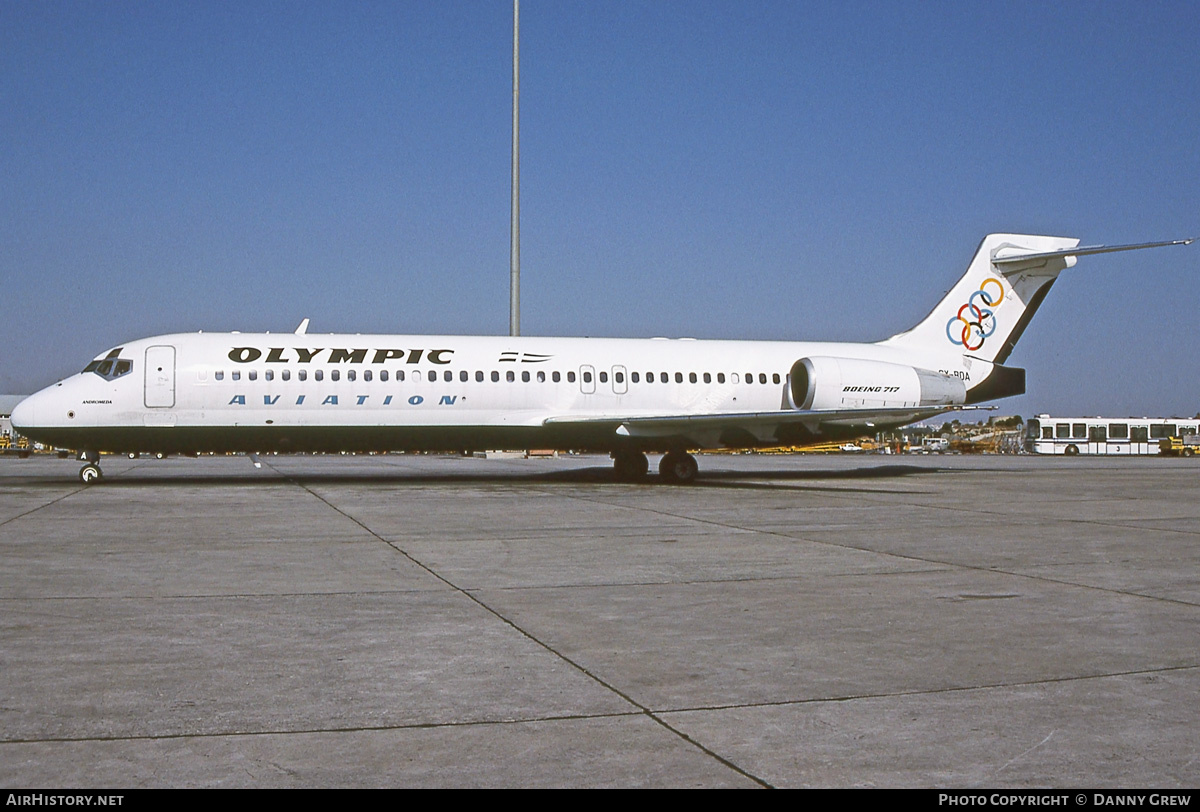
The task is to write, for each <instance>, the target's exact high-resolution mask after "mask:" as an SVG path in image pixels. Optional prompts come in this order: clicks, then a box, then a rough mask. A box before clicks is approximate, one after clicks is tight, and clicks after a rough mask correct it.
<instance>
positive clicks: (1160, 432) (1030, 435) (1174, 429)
mask: <svg viewBox="0 0 1200 812" xmlns="http://www.w3.org/2000/svg"><path fill="white" fill-rule="evenodd" d="M1197 432H1200V419H1197V418H1191V419H1184V418H1178V417H1051V416H1050V415H1048V414H1039V415H1038V416H1037V417H1033V418H1030V419H1029V421H1028V422H1027V423H1026V424H1025V450H1026V451H1028V452H1030V453H1031V454H1066V455H1067V456H1074V455H1075V454H1157V453H1158V442H1159V440H1162V439H1165V438H1167V437H1182V436H1184V435H1186V434H1196V433H1197Z"/></svg>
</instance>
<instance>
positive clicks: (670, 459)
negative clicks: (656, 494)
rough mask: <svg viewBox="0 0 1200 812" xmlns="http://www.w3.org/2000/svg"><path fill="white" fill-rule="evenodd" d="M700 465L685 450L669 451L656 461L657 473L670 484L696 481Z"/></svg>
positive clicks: (686, 483)
mask: <svg viewBox="0 0 1200 812" xmlns="http://www.w3.org/2000/svg"><path fill="white" fill-rule="evenodd" d="M699 471H700V466H699V465H698V464H697V463H696V458H695V457H693V456H692V455H691V454H689V453H687V452H686V451H671V452H668V453H667V454H664V455H663V458H662V459H661V460H659V461H658V475H659V476H661V477H662V478H663V481H664V482H668V483H670V484H672V485H691V484H692V483H693V482H695V481H696V474H697V473H698V472H699Z"/></svg>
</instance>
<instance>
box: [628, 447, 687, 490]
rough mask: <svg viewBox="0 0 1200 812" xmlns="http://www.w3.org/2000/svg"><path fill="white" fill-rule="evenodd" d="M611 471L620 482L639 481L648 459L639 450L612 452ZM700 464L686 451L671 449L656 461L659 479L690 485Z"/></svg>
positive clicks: (643, 477)
mask: <svg viewBox="0 0 1200 812" xmlns="http://www.w3.org/2000/svg"><path fill="white" fill-rule="evenodd" d="M612 456H613V471H614V472H615V473H616V475H617V479H618V480H620V481H621V482H641V481H642V480H644V479H645V478H646V473H647V472H648V471H649V470H650V461H649V460H647V459H646V455H645V454H643V453H642V452H640V451H631V450H625V451H616V452H613V455H612ZM699 470H700V466H699V465H698V464H697V463H696V458H695V457H693V456H692V455H691V454H688V453H687V452H686V451H671V452H669V453H667V454H665V455H663V458H662V460H660V461H659V463H658V475H659V477H660V478H661V479H660V481H662V482H666V483H670V484H672V485H690V484H692V483H693V482H695V481H696V473H697V472H698V471H699Z"/></svg>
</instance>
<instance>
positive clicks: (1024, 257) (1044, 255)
mask: <svg viewBox="0 0 1200 812" xmlns="http://www.w3.org/2000/svg"><path fill="white" fill-rule="evenodd" d="M1195 241H1196V238H1195V237H1192V238H1191V239H1187V240H1166V241H1164V242H1143V243H1137V244H1136V245H1085V246H1081V247H1078V248H1064V249H1062V250H1061V251H1041V252H1038V253H1032V254H1031V253H1012V254H1010V253H1008V252H1009V251H1011V250H1012V249H1011V248H1002V249H1000V250H999V251H997V252H996V256H994V257H992V264H993V265H997V266H1000V267H1002V268H1003V267H1004V266H1005V265H1016V264H1020V263H1025V262H1031V261H1036V260H1043V259H1051V258H1053V257H1086V256H1091V255H1092V254H1111V253H1114V252H1116V251H1136V250H1138V249H1139V248H1161V247H1162V246H1164V245H1191V244H1192V243H1193V242H1195Z"/></svg>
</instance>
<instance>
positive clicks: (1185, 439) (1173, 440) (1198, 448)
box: [1158, 434, 1200, 457]
mask: <svg viewBox="0 0 1200 812" xmlns="http://www.w3.org/2000/svg"><path fill="white" fill-rule="evenodd" d="M1158 453H1160V454H1164V455H1166V456H1168V457H1194V456H1196V455H1197V454H1200V434H1185V435H1183V436H1182V437H1164V438H1163V439H1161V440H1159V441H1158Z"/></svg>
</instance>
